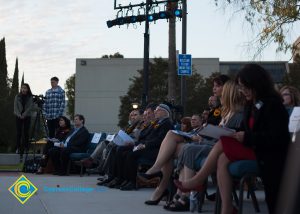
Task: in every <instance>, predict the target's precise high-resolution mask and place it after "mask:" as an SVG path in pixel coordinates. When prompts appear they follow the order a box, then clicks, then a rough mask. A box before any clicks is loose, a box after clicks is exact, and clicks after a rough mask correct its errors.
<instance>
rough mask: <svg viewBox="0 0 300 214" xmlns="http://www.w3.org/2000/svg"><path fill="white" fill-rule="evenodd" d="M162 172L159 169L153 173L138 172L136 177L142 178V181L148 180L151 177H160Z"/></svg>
mask: <svg viewBox="0 0 300 214" xmlns="http://www.w3.org/2000/svg"><path fill="white" fill-rule="evenodd" d="M162 176H163V174H162V172H161V171H158V172H155V173H152V174H146V173H139V174H138V177H139V178H140V179H141V180H143V181H148V180H151V179H153V178H157V177H159V178H162Z"/></svg>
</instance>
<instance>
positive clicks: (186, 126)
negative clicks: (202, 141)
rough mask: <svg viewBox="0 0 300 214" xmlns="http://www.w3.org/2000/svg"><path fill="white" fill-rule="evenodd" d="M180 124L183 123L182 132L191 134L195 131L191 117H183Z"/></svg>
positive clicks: (181, 125)
mask: <svg viewBox="0 0 300 214" xmlns="http://www.w3.org/2000/svg"><path fill="white" fill-rule="evenodd" d="M180 122H181V124H180V130H181V131H183V132H190V131H192V130H193V128H192V125H191V118H190V117H183V118H182V119H181V121H180Z"/></svg>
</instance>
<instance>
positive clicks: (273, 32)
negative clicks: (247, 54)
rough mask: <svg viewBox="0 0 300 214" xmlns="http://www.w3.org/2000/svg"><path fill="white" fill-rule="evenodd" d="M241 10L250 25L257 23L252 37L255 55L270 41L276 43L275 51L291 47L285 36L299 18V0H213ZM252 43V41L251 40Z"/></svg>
mask: <svg viewBox="0 0 300 214" xmlns="http://www.w3.org/2000/svg"><path fill="white" fill-rule="evenodd" d="M220 2H221V3H222V4H223V6H224V7H225V8H227V7H228V6H229V5H230V6H232V7H233V8H234V10H238V12H243V13H244V16H245V20H246V21H248V22H249V23H250V24H251V25H252V26H255V25H257V26H258V28H259V33H258V35H257V37H256V38H255V39H254V40H255V42H257V43H256V44H258V47H259V48H258V49H257V51H256V55H257V54H259V53H261V51H262V50H263V49H264V48H266V47H267V46H268V45H269V44H270V43H272V42H275V43H277V45H278V46H277V51H283V52H286V51H288V50H289V51H290V50H291V49H292V48H293V45H292V44H291V42H289V41H288V39H287V37H288V35H289V33H290V32H292V29H293V24H295V23H296V22H298V21H299V20H300V1H299V0H272V1H266V0H243V1H241V0H215V3H216V5H218V4H219V3H220ZM251 45H253V42H251Z"/></svg>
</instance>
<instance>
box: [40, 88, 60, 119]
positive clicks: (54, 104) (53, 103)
mask: <svg viewBox="0 0 300 214" xmlns="http://www.w3.org/2000/svg"><path fill="white" fill-rule="evenodd" d="M45 97H46V99H45V103H44V114H45V117H46V119H47V120H52V119H55V118H58V117H59V116H62V115H63V113H64V110H65V91H64V90H63V89H62V88H61V87H60V86H58V87H57V88H55V89H52V88H51V89H49V90H48V91H46V95H45Z"/></svg>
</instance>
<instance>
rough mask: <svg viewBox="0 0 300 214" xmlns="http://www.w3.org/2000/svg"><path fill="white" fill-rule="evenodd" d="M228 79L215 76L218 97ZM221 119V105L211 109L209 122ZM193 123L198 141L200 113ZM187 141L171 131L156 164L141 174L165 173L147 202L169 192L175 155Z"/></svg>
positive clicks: (143, 175)
mask: <svg viewBox="0 0 300 214" xmlns="http://www.w3.org/2000/svg"><path fill="white" fill-rule="evenodd" d="M228 79H229V78H228V77H227V76H225V75H220V76H218V77H216V78H214V80H213V93H214V95H216V96H218V97H220V96H221V94H222V89H223V85H224V83H225V82H226V81H227V80H228ZM220 119H221V115H220V107H219V106H215V107H214V108H213V109H212V110H211V111H210V113H209V116H208V120H207V122H208V123H210V124H215V123H216V124H218V123H219V122H220ZM191 124H192V127H193V129H194V133H195V135H194V137H193V139H192V140H194V141H198V140H199V137H198V136H197V134H196V131H197V129H198V128H200V127H201V126H202V123H201V118H200V117H199V115H197V116H196V115H193V116H192V119H191ZM193 124H194V125H193ZM185 143H186V141H185V139H184V138H183V137H182V136H180V135H178V134H175V133H173V132H172V131H169V132H168V133H167V135H166V137H165V138H164V140H163V142H162V144H161V146H160V150H159V153H158V156H157V159H156V161H155V163H154V165H153V166H152V167H151V168H150V169H149V170H148V171H147V172H146V173H144V174H143V173H142V174H139V177H140V178H141V179H144V180H148V179H151V178H154V177H157V176H160V175H161V171H162V174H163V178H162V180H161V182H160V183H159V186H158V187H157V188H156V189H155V191H154V193H153V194H152V197H151V199H150V200H148V201H145V203H146V204H148V205H157V204H158V203H159V202H160V200H161V199H162V197H163V196H164V195H166V194H167V191H166V189H167V186H168V183H169V179H170V177H171V174H172V170H173V159H174V157H178V154H179V152H180V151H181V150H182V147H183V146H184V145H185Z"/></svg>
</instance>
